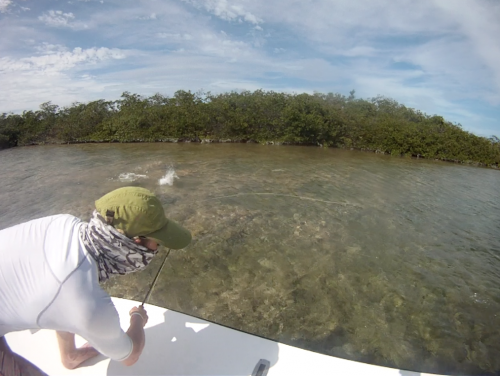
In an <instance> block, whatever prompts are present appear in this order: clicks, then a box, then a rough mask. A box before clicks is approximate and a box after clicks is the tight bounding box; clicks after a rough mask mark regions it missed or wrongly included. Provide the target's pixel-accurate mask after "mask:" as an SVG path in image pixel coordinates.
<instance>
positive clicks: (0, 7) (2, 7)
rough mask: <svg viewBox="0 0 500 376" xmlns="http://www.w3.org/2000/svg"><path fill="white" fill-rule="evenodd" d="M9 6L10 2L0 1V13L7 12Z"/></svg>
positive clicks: (10, 0)
mask: <svg viewBox="0 0 500 376" xmlns="http://www.w3.org/2000/svg"><path fill="white" fill-rule="evenodd" d="M10 4H12V0H0V13H5V12H7V8H8V7H9V5H10Z"/></svg>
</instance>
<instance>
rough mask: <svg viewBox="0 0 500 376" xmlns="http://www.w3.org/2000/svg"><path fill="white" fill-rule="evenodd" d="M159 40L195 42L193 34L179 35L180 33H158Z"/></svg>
mask: <svg viewBox="0 0 500 376" xmlns="http://www.w3.org/2000/svg"><path fill="white" fill-rule="evenodd" d="M156 35H157V36H158V38H164V39H171V40H193V36H192V35H191V34H179V33H158V34H156Z"/></svg>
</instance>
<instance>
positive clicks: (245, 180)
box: [0, 144, 500, 374]
mask: <svg viewBox="0 0 500 376" xmlns="http://www.w3.org/2000/svg"><path fill="white" fill-rule="evenodd" d="M0 158H1V161H2V163H1V165H0V173H1V176H2V179H1V182H0V212H1V213H2V215H1V217H0V228H4V227H7V226H9V225H13V224H16V223H19V222H21V221H24V220H28V219H32V218H36V217H40V216H45V215H51V214H56V213H61V212H65V213H70V214H73V215H76V216H79V217H81V218H83V219H88V218H89V217H90V214H91V211H92V209H93V202H94V201H95V200H96V199H97V198H99V197H100V196H101V195H103V194H105V193H107V192H108V191H110V190H112V189H115V188H118V187H122V186H125V185H137V186H143V187H146V188H149V189H151V190H153V191H154V192H155V193H156V194H157V195H158V196H159V197H160V199H161V201H162V202H163V203H164V205H165V208H166V210H167V213H168V215H169V216H170V217H171V218H172V219H174V220H177V221H179V222H180V223H182V224H183V225H185V226H186V227H188V228H189V229H190V230H191V231H192V233H193V243H192V244H191V245H190V246H189V247H188V248H187V249H185V250H181V251H175V252H172V253H171V255H170V257H169V259H168V261H167V265H166V266H165V268H164V270H163V272H162V273H163V274H162V276H161V278H160V279H159V281H158V282H157V285H156V287H155V290H154V292H153V294H152V296H151V299H150V303H152V304H157V305H160V306H165V307H170V308H172V309H176V310H180V311H182V312H185V313H187V314H192V315H195V316H198V317H203V318H206V319H209V320H212V321H216V322H219V323H222V324H224V325H228V326H232V327H235V328H238V329H241V330H244V331H248V332H251V333H256V334H258V335H261V336H265V337H268V338H272V339H276V340H279V341H281V342H285V343H288V344H291V345H295V346H299V347H303V348H307V349H310V350H313V351H318V352H322V353H325V354H330V355H334V356H339V357H344V358H348V359H354V360H360V361H364V362H370V363H375V364H380V365H386V366H392V367H398V368H403V369H411V370H416V371H427V372H441V373H467V374H494V372H495V371H498V370H500V334H499V332H498V328H499V327H500V287H499V281H500V231H499V229H500V227H499V226H500V200H499V193H498V189H497V187H498V186H499V183H500V174H499V172H498V171H493V170H488V169H481V168H472V167H464V166H457V165H453V164H447V163H442V162H430V161H422V160H408V159H399V158H391V157H388V156H380V155H374V154H368V153H359V152H351V151H344V150H329V149H320V148H307V147H276V146H274V147H273V146H261V145H246V144H241V145H226V144H222V145H193V144H127V145H119V144H101V145H71V146H47V147H29V148H18V149H12V150H6V151H2V152H0ZM170 167H171V168H172V170H171V175H170V180H171V181H169V182H171V183H172V185H170V184H163V185H160V184H159V182H160V180H161V179H162V178H166V175H165V174H166V172H168V171H169V170H168V169H169V168H170ZM121 174H128V175H127V176H129V177H136V176H141V177H140V178H138V179H130V180H131V181H123V179H120V176H122V178H123V176H125V175H121ZM173 174H175V175H176V176H177V177H178V178H176V179H174V177H173V176H174V175H173ZM160 262H161V258H158V260H155V261H154V262H153V264H152V266H151V267H149V268H148V269H147V270H145V271H144V272H141V273H135V274H131V275H128V276H125V277H117V278H113V279H112V280H111V281H109V282H108V283H107V284H106V286H105V287H106V289H107V290H108V291H109V292H110V293H111V294H113V295H115V296H120V297H126V298H131V299H136V300H142V299H143V298H144V296H145V294H146V291H147V289H148V287H149V284H150V283H151V281H152V278H153V276H154V274H155V272H156V270H157V268H158V267H159V263H160Z"/></svg>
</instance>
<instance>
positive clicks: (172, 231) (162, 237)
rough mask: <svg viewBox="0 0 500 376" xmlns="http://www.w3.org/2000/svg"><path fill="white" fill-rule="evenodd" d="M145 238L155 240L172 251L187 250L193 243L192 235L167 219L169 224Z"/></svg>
mask: <svg viewBox="0 0 500 376" xmlns="http://www.w3.org/2000/svg"><path fill="white" fill-rule="evenodd" d="M145 236H146V237H148V238H153V239H155V240H157V241H158V243H160V244H161V245H163V246H164V247H167V248H172V249H181V248H185V247H187V246H188V245H189V243H191V233H190V232H189V231H188V230H187V229H185V228H184V227H182V226H181V225H179V224H178V223H176V222H174V221H172V220H170V219H167V224H166V225H165V226H163V227H162V228H161V229H159V230H157V231H155V232H152V233H150V234H147V235H145Z"/></svg>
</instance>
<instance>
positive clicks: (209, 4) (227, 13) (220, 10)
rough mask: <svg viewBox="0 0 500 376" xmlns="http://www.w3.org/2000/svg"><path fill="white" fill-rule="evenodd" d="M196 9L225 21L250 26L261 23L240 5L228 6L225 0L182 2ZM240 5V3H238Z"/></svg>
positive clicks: (190, 0) (187, 0)
mask: <svg viewBox="0 0 500 376" xmlns="http://www.w3.org/2000/svg"><path fill="white" fill-rule="evenodd" d="M183 1H185V2H187V3H190V4H192V5H194V6H196V7H198V8H205V9H206V10H207V11H208V12H210V13H212V14H214V15H216V16H217V17H219V18H221V19H223V20H226V21H242V20H245V21H247V22H250V23H252V24H255V25H257V24H259V23H262V22H263V21H262V19H261V18H259V17H257V16H255V15H254V14H253V13H251V12H249V11H247V10H245V8H244V7H243V6H242V5H241V4H234V3H236V1H233V2H232V3H233V4H228V1H227V0H183ZM239 2H240V3H241V1H239Z"/></svg>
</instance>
